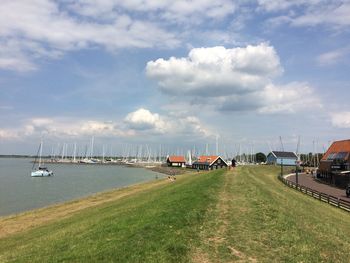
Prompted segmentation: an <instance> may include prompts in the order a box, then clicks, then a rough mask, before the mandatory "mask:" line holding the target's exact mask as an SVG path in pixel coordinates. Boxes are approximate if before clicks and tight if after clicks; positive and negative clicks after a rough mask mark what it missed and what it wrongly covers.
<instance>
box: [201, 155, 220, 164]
mask: <svg viewBox="0 0 350 263" xmlns="http://www.w3.org/2000/svg"><path fill="white" fill-rule="evenodd" d="M217 158H219V156H217V155H212V156H205V155H203V156H199V157H198V160H197V162H199V163H212V162H214V161H215V160H216V159H217Z"/></svg>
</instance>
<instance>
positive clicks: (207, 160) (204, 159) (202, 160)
mask: <svg viewBox="0 0 350 263" xmlns="http://www.w3.org/2000/svg"><path fill="white" fill-rule="evenodd" d="M219 158H220V159H221V160H222V161H223V162H224V163H225V164H226V165H227V163H226V162H225V160H224V159H222V158H221V157H220V156H218V155H210V156H208V155H202V156H199V157H198V160H197V161H196V162H194V163H195V164H207V165H209V166H210V165H212V164H213V163H214V162H215V161H216V160H217V159H219Z"/></svg>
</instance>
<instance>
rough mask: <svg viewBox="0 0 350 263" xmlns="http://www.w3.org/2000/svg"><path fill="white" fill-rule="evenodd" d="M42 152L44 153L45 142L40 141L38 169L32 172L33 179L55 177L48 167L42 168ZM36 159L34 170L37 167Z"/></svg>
mask: <svg viewBox="0 0 350 263" xmlns="http://www.w3.org/2000/svg"><path fill="white" fill-rule="evenodd" d="M42 152H43V140H41V141H40V146H39V150H38V154H37V157H38V155H39V165H38V169H37V170H34V171H32V172H31V176H32V177H44V176H51V175H53V172H52V171H49V170H48V169H47V168H46V167H41V155H42ZM37 157H36V158H37ZM36 158H35V161H34V164H33V167H32V170H33V169H34V167H35V164H36Z"/></svg>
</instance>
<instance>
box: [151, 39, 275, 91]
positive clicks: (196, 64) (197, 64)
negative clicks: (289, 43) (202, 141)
mask: <svg viewBox="0 0 350 263" xmlns="http://www.w3.org/2000/svg"><path fill="white" fill-rule="evenodd" d="M281 72H282V68H281V66H280V61H279V58H278V56H277V54H276V52H275V50H274V48H273V47H271V46H269V45H267V44H266V43H262V44H260V45H257V46H251V45H249V46H247V47H245V48H233V49H226V48H225V47H222V46H218V47H211V48H194V49H192V50H191V51H190V53H189V55H188V57H187V58H175V57H171V58H170V59H169V60H165V59H162V58H160V59H157V60H156V61H149V62H148V63H147V66H146V74H147V76H148V77H149V78H151V79H154V80H156V81H157V82H158V85H159V87H160V89H161V90H162V91H163V92H165V93H167V94H177V95H179V94H184V95H196V96H204V97H207V96H209V95H210V96H214V97H215V96H222V95H224V94H226V95H229V94H235V93H237V92H240V93H246V92H252V91H256V90H259V89H260V88H261V86H262V85H264V84H266V83H267V82H268V80H269V78H270V77H273V76H276V75H278V74H280V73H281Z"/></svg>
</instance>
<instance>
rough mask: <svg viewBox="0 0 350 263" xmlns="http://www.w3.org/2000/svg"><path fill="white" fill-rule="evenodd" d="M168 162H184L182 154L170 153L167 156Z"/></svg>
mask: <svg viewBox="0 0 350 263" xmlns="http://www.w3.org/2000/svg"><path fill="white" fill-rule="evenodd" d="M168 160H169V162H171V163H186V160H185V157H184V156H176V155H172V156H169V157H168Z"/></svg>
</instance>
